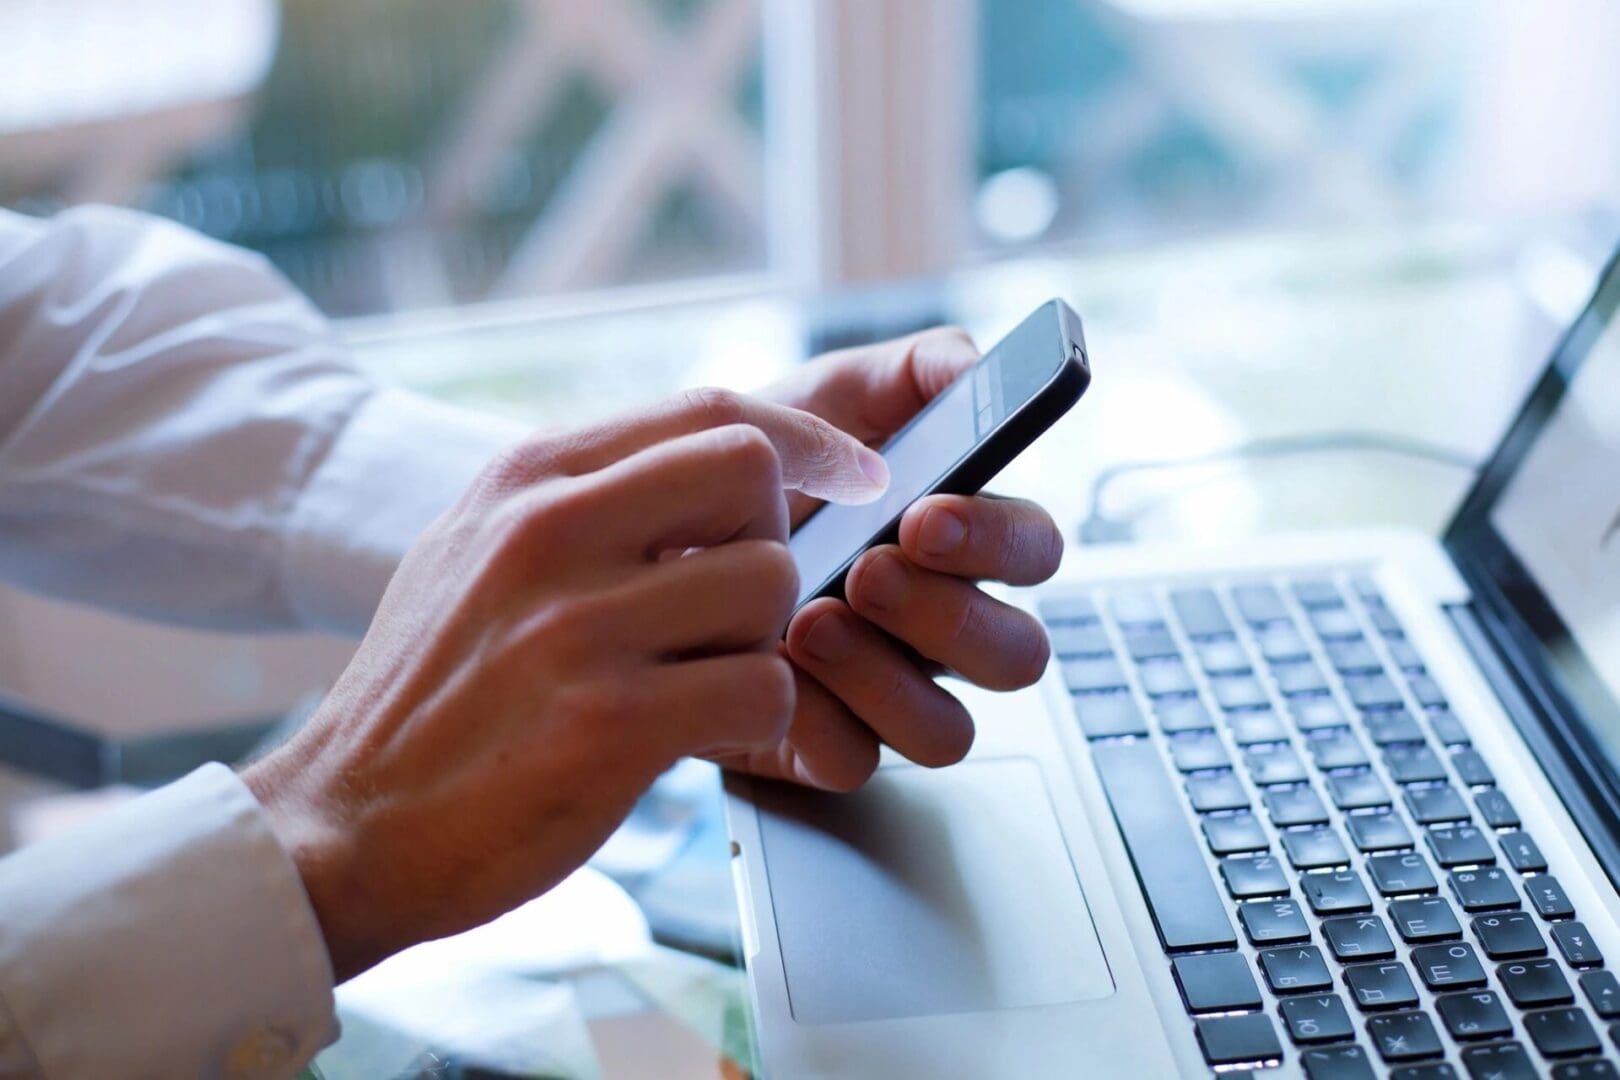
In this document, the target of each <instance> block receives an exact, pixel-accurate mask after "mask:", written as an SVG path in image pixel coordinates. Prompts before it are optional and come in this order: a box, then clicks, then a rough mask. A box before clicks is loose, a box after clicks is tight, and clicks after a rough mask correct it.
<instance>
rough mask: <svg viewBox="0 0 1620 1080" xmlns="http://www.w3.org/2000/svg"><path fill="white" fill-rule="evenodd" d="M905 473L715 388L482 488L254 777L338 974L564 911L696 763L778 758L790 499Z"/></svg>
mask: <svg viewBox="0 0 1620 1080" xmlns="http://www.w3.org/2000/svg"><path fill="white" fill-rule="evenodd" d="M886 475H887V473H886V471H885V469H884V466H883V462H882V459H881V458H880V457H878V455H876V454H875V453H873V452H872V451H870V450H868V449H867V448H865V447H864V446H862V445H861V444H860V443H859V442H857V441H856V440H855V439H853V438H852V437H850V436H848V435H845V434H844V433H842V432H840V431H838V430H837V429H836V428H834V427H832V426H831V425H830V424H827V423H826V422H825V421H822V420H819V419H817V418H816V417H813V416H811V415H809V414H808V413H802V412H798V411H796V410H793V409H788V408H784V407H782V406H778V405H770V404H765V403H762V402H753V401H750V400H748V399H742V398H737V397H735V396H732V395H723V394H714V393H704V392H699V393H696V394H692V395H688V396H687V397H685V398H683V399H681V400H679V401H677V402H676V403H674V404H673V405H670V406H664V407H661V408H659V409H655V410H652V411H651V412H648V413H645V414H642V415H640V416H637V417H633V418H631V419H629V420H622V421H617V422H614V423H609V424H603V425H598V426H596V427H593V428H588V429H586V430H584V431H581V432H577V433H574V434H571V435H567V436H562V437H559V438H551V439H536V440H533V441H531V442H529V443H526V444H524V445H522V446H520V447H518V448H516V449H514V450H513V451H511V452H509V453H507V454H506V455H504V456H503V457H502V458H500V459H499V460H497V461H496V462H495V463H494V464H493V465H491V466H490V467H489V468H488V469H486V470H485V472H484V473H483V474H482V476H481V477H480V478H479V479H478V481H477V482H476V483H475V484H474V485H473V487H472V489H471V490H470V491H469V492H468V493H467V494H466V495H465V496H464V497H463V498H462V500H461V501H460V503H458V504H457V505H456V506H455V507H454V508H453V509H452V510H450V511H449V512H448V513H447V514H446V515H445V516H444V517H442V518H440V519H439V520H438V521H437V522H435V523H434V524H433V525H432V526H431V527H430V528H429V529H428V530H427V532H426V533H425V534H424V536H423V537H422V539H421V540H420V541H419V542H418V544H417V545H416V547H415V548H413V549H412V551H411V553H410V554H409V555H408V556H407V557H406V558H405V560H404V562H403V563H402V564H401V566H400V568H399V571H398V573H397V574H396V575H395V577H394V579H393V581H392V582H391V583H390V585H389V588H388V591H387V593H386V595H385V596H384V597H383V601H382V605H381V608H380V610H379V611H378V614H377V617H376V619H375V621H374V622H373V623H372V626H371V630H370V632H369V633H368V634H367V635H366V638H365V641H364V642H363V643H362V644H361V646H360V650H359V652H358V653H357V655H356V656H355V658H354V660H353V662H352V663H351V664H350V666H349V668H348V669H347V670H346V671H345V672H344V673H343V675H342V677H341V678H340V679H339V681H338V683H337V685H336V687H335V688H334V689H333V690H332V693H331V694H330V695H329V696H328V697H327V699H326V700H325V702H323V703H322V706H321V708H320V709H319V710H318V712H317V713H316V715H315V716H314V717H313V718H312V719H311V721H310V723H309V724H308V725H307V726H306V727H305V728H304V729H303V730H302V731H301V732H299V734H298V735H297V736H295V737H294V738H293V739H292V740H291V741H290V742H289V743H288V744H287V745H286V746H284V747H282V748H280V749H279V750H277V751H275V752H274V753H272V754H271V755H270V756H269V757H267V758H265V759H264V760H262V761H260V762H258V763H256V764H255V765H253V766H251V767H250V768H249V769H248V770H247V771H246V773H245V774H244V779H245V780H246V781H247V783H248V785H249V787H250V788H251V789H252V790H253V792H254V794H255V795H256V796H257V797H258V798H259V800H260V802H261V803H262V804H263V805H264V806H265V808H266V810H267V811H268V813H269V817H270V821H271V824H272V827H273V828H274V829H275V831H276V834H277V836H278V838H279V839H280V840H281V841H282V843H283V844H284V846H285V847H286V848H287V850H288V851H289V852H290V853H291V854H292V857H293V860H294V862H295V864H296V865H297V867H298V869H299V872H300V874H301V875H302V876H303V879H304V883H305V886H306V888H307V890H308V893H309V896H310V899H311V901H312V902H313V905H314V908H315V913H316V916H317V917H318V919H319V920H320V924H321V928H322V932H323V934H324V935H325V938H326V943H327V948H328V950H329V952H330V955H331V958H332V963H333V968H334V970H335V972H336V974H337V977H338V978H339V979H340V980H341V979H344V978H347V977H349V976H351V975H353V974H356V973H357V972H359V971H361V970H363V969H364V968H366V967H369V966H370V965H372V964H374V963H376V962H377V961H379V960H381V959H383V958H384V957H386V956H388V955H390V954H392V953H393V952H395V951H397V950H399V949H401V948H404V947H405V946H407V945H410V944H414V943H416V942H418V941H423V940H426V939H428V938H433V937H440V936H444V935H446V934H451V933H454V932H457V931H460V930H464V929H467V928H470V927H472V926H475V925H478V924H480V923H483V922H486V921H488V920H489V919H491V918H493V917H495V916H497V915H499V914H501V913H503V912H505V911H507V910H509V909H510V908H512V907H515V906H516V905H517V904H519V903H522V902H523V901H525V900H527V899H529V898H530V897H533V896H535V895H538V894H539V893H541V892H544V891H545V890H546V889H548V888H550V887H551V886H552V885H554V884H556V883H557V882H558V881H560V880H562V878H563V877H565V876H566V875H567V874H568V873H570V872H571V871H572V870H574V869H575V868H576V867H578V866H579V865H580V864H582V863H583V862H584V861H585V860H586V859H587V858H589V857H590V855H591V853H592V852H594V851H595V850H596V849H597V847H599V846H600V845H601V843H602V842H603V841H604V840H605V839H606V838H607V836H608V835H609V834H610V833H611V832H612V831H613V829H614V828H615V827H617V826H618V825H619V823H620V822H621V821H622V820H623V819H624V817H625V815H626V814H627V813H628V812H629V810H630V809H631V807H632V805H633V804H634V802H635V799H636V798H637V796H638V795H640V794H641V793H642V791H644V790H645V789H646V787H647V786H648V785H649V784H650V783H651V782H652V781H653V780H654V779H655V778H656V777H657V776H658V775H659V774H660V773H661V772H663V771H664V770H665V769H666V768H668V767H669V766H670V765H671V764H673V763H674V762H675V760H676V759H677V758H679V757H681V756H683V755H711V756H719V755H724V754H728V753H734V752H740V751H747V750H749V749H754V748H758V747H762V746H772V745H775V744H777V743H778V742H780V741H781V739H782V737H783V735H784V733H785V731H786V729H787V726H788V723H789V721H790V719H791V718H792V716H793V711H794V693H795V691H794V676H793V672H792V670H791V668H790V666H789V664H788V662H787V660H785V659H784V658H783V657H782V656H781V655H780V653H779V643H780V639H781V636H782V632H783V628H784V626H785V625H786V622H787V619H788V616H789V614H790V613H791V611H792V608H793V604H794V601H795V599H796V595H797V591H798V578H797V574H796V572H795V570H794V566H793V560H792V558H791V556H790V555H789V554H788V550H787V547H786V540H787V533H788V515H787V504H786V499H785V496H784V490H785V489H798V490H802V491H805V492H807V493H809V494H811V495H815V496H817V497H822V498H834V499H839V500H843V501H862V500H865V499H870V498H874V497H876V495H877V494H878V493H880V491H881V489H882V483H883V481H884V479H885V478H886ZM401 482H403V483H409V482H410V478H409V477H403V478H401Z"/></svg>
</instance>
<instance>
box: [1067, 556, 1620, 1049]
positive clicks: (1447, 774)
mask: <svg viewBox="0 0 1620 1080" xmlns="http://www.w3.org/2000/svg"><path fill="white" fill-rule="evenodd" d="M1040 610H1041V615H1042V618H1043V620H1044V621H1045V623H1046V626H1047V630H1048V633H1049V634H1050V636H1051V639H1052V646H1053V653H1054V655H1055V656H1056V657H1057V658H1058V662H1059V663H1060V664H1061V666H1062V670H1063V674H1064V678H1065V681H1066V682H1067V685H1068V688H1069V691H1070V695H1071V699H1072V701H1073V704H1074V713H1075V717H1076V719H1077V720H1078V722H1079V724H1080V727H1081V729H1082V730H1083V732H1084V733H1085V736H1086V738H1087V739H1088V741H1089V742H1090V748H1091V755H1092V760H1093V762H1094V763H1095V765H1096V768H1097V770H1098V773H1099V774H1100V776H1101V778H1102V784H1103V788H1104V791H1105V792H1106V794H1107V797H1108V800H1109V804H1110V806H1111V808H1112V809H1113V813H1114V818H1115V820H1116V822H1117V823H1118V825H1119V829H1120V832H1121V833H1122V834H1123V836H1124V840H1125V844H1126V846H1127V848H1128V849H1129V851H1130V856H1131V861H1132V864H1133V866H1134V867H1135V870H1136V875H1137V879H1138V882H1139V883H1140V885H1141V888H1142V892H1143V894H1144V895H1145V897H1146V899H1147V903H1148V906H1149V908H1150V910H1151V912H1152V914H1153V921H1154V925H1155V927H1156V928H1157V930H1158V934H1159V940H1160V943H1161V944H1162V946H1163V948H1164V950H1165V952H1166V954H1168V958H1169V963H1170V967H1171V971H1172V974H1173V976H1174V978H1175V981H1176V985H1177V986H1178V987H1179V989H1180V991H1181V996H1182V1001H1183V1003H1184V1005H1185V1006H1186V1009H1187V1012H1188V1014H1189V1015H1190V1017H1191V1019H1192V1023H1193V1025H1194V1027H1195V1030H1196V1034H1197V1039H1198V1044H1199V1046H1200V1048H1201V1049H1202V1051H1203V1054H1204V1057H1205V1060H1206V1061H1207V1062H1208V1063H1209V1065H1210V1066H1211V1067H1212V1068H1215V1069H1218V1070H1225V1069H1228V1068H1231V1069H1237V1068H1242V1067H1250V1068H1252V1067H1256V1066H1264V1065H1266V1064H1278V1063H1282V1062H1284V1061H1286V1060H1288V1059H1289V1058H1290V1057H1294V1058H1296V1059H1297V1061H1298V1063H1299V1065H1300V1066H1302V1068H1303V1071H1304V1072H1305V1074H1306V1075H1307V1076H1309V1077H1311V1078H1312V1080H1340V1078H1352V1077H1368V1076H1379V1075H1388V1076H1393V1077H1399V1078H1401V1080H1425V1078H1439V1077H1458V1076H1468V1077H1471V1078H1474V1080H1485V1078H1500V1080H1514V1078H1517V1077H1532V1076H1546V1075H1551V1076H1554V1077H1558V1078H1562V1080H1575V1078H1585V1077H1613V1076H1617V1075H1620V1073H1617V1072H1616V1070H1615V1068H1614V1066H1613V1064H1612V1063H1613V1061H1614V1060H1615V1058H1614V1054H1615V1051H1616V1048H1617V1047H1620V981H1617V979H1616V977H1615V975H1614V973H1612V972H1611V971H1609V970H1608V969H1607V968H1605V966H1604V958H1603V957H1602V955H1601V954H1600V953H1599V951H1598V949H1597V947H1596V946H1595V945H1594V944H1593V942H1592V941H1591V939H1590V937H1589V936H1588V935H1587V933H1586V929H1585V927H1584V926H1583V925H1582V924H1581V923H1580V922H1579V921H1578V914H1577V912H1576V911H1575V910H1574V907H1573V906H1572V905H1571V903H1570V900H1569V898H1568V896H1567V895H1565V893H1564V890H1563V888H1562V886H1561V885H1560V884H1559V882H1558V879H1557V877H1556V876H1555V875H1554V874H1552V873H1550V872H1549V868H1548V864H1547V860H1546V859H1545V858H1544V857H1543V855H1542V853H1541V848H1540V847H1539V846H1538V845H1537V843H1536V841H1535V839H1534V838H1533V837H1532V836H1530V835H1529V834H1528V833H1527V832H1525V830H1524V829H1523V828H1522V825H1521V822H1520V821H1519V815H1518V812H1517V811H1516V810H1515V808H1514V806H1513V804H1512V801H1511V800H1510V799H1509V798H1508V797H1507V796H1506V795H1505V794H1503V793H1502V792H1501V791H1500V790H1498V789H1497V788H1496V786H1495V777H1494V776H1493V775H1492V774H1491V770H1490V768H1489V766H1488V765H1487V764H1486V763H1485V761H1484V760H1483V759H1482V758H1481V757H1480V755H1479V754H1478V752H1477V751H1475V750H1474V749H1473V747H1472V745H1471V743H1470V740H1469V738H1468V733H1467V730H1466V728H1465V727H1464V726H1463V724H1462V722H1461V721H1460V720H1459V719H1458V718H1457V717H1456V716H1455V715H1454V714H1453V713H1452V712H1451V711H1450V709H1449V708H1448V705H1447V702H1446V698H1445V695H1444V694H1443V693H1442V692H1441V690H1440V688H1439V686H1438V685H1437V684H1436V683H1435V681H1434V680H1433V679H1432V678H1431V677H1430V676H1429V674H1428V671H1427V669H1426V666H1425V664H1424V662H1423V658H1422V657H1421V656H1420V655H1419V654H1418V652H1417V651H1416V649H1415V648H1414V647H1413V645H1412V643H1411V642H1410V641H1409V640H1408V639H1407V637H1406V635H1405V633H1404V632H1403V630H1402V627H1401V624H1400V622H1399V621H1398V620H1397V619H1396V617H1395V615H1394V614H1393V613H1392V612H1391V611H1390V609H1389V607H1388V605H1387V604H1386V603H1385V601H1384V599H1383V597H1382V596H1381V595H1380V593H1379V591H1378V588H1377V586H1376V584H1375V583H1374V582H1372V581H1371V580H1370V579H1369V578H1367V577H1365V576H1361V575H1351V574H1344V573H1331V574H1326V573H1325V574H1322V575H1319V576H1311V577H1307V578H1297V579H1289V580H1281V579H1279V580H1243V581H1238V582H1230V583H1228V582H1222V583H1216V584H1210V585H1198V586H1186V587H1183V586H1175V587H1155V588H1132V589H1118V590H1111V591H1107V592H1103V591H1096V592H1086V593H1076V594H1073V595H1068V596H1063V595H1057V596H1049V597H1047V598H1045V599H1044V600H1043V602H1042V603H1041V608H1040ZM1605 1058H1607V1060H1605Z"/></svg>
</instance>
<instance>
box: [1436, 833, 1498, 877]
mask: <svg viewBox="0 0 1620 1080" xmlns="http://www.w3.org/2000/svg"><path fill="white" fill-rule="evenodd" d="M1423 839H1424V842H1425V843H1427V844H1428V845H1429V851H1430V853H1431V854H1433V855H1434V861H1435V862H1437V863H1439V864H1440V865H1441V866H1443V867H1451V866H1482V865H1484V864H1487V863H1494V862H1495V861H1496V853H1495V852H1493V851H1492V850H1491V844H1490V841H1489V840H1486V839H1485V834H1484V833H1482V832H1480V831H1479V830H1478V829H1476V828H1474V826H1472V825H1442V826H1440V827H1439V828H1436V829H1427V830H1425V831H1424V834H1423Z"/></svg>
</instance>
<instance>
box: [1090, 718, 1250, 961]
mask: <svg viewBox="0 0 1620 1080" xmlns="http://www.w3.org/2000/svg"><path fill="white" fill-rule="evenodd" d="M1091 758H1092V763H1093V764H1094V765H1095V766H1096V768H1097V772H1098V775H1099V776H1101V778H1102V783H1103V790H1104V791H1105V793H1106V794H1107V795H1108V802H1109V805H1110V806H1111V807H1112V809H1113V811H1114V820H1115V821H1116V822H1117V823H1118V824H1119V830H1120V833H1121V835H1122V837H1123V838H1124V841H1125V847H1126V849H1127V850H1128V851H1129V852H1130V855H1131V863H1132V865H1133V866H1134V867H1135V869H1136V877H1137V881H1138V882H1139V883H1140V884H1141V886H1142V893H1143V895H1144V896H1145V898H1146V899H1147V903H1148V908H1149V910H1150V911H1151V912H1152V914H1153V923H1154V926H1155V927H1156V928H1157V929H1158V931H1159V940H1160V941H1161V942H1162V943H1163V945H1164V947H1165V949H1166V950H1169V951H1172V952H1174V951H1176V950H1180V949H1213V948H1232V947H1234V946H1236V945H1237V934H1236V933H1235V931H1234V930H1233V928H1232V920H1231V919H1230V918H1228V917H1227V914H1226V905H1225V902H1224V901H1222V900H1221V897H1220V894H1219V893H1218V892H1216V891H1215V883H1214V882H1213V881H1211V880H1210V876H1209V871H1208V870H1207V869H1206V868H1205V863H1204V853H1203V851H1202V850H1201V849H1200V848H1199V845H1198V839H1197V837H1195V836H1194V835H1193V833H1192V830H1191V829H1190V828H1189V827H1188V825H1187V821H1186V818H1185V817H1184V816H1183V813H1182V810H1181V807H1180V806H1179V805H1178V804H1177V800H1176V793H1175V788H1174V787H1172V786H1171V782H1170V776H1169V774H1168V773H1167V772H1166V771H1165V768H1164V764H1163V762H1162V761H1161V760H1160V758H1159V751H1158V749H1157V748H1156V747H1154V746H1153V745H1152V744H1151V743H1147V742H1114V743H1098V744H1096V745H1094V746H1092V748H1091Z"/></svg>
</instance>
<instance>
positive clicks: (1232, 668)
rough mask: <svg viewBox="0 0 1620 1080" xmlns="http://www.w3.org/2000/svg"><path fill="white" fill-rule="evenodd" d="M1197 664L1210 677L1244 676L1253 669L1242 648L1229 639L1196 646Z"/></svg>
mask: <svg viewBox="0 0 1620 1080" xmlns="http://www.w3.org/2000/svg"><path fill="white" fill-rule="evenodd" d="M1196 648H1197V650H1198V664H1199V666H1200V667H1202V668H1203V669H1204V671H1205V672H1206V673H1207V674H1210V675H1246V674H1248V673H1249V672H1250V671H1252V670H1253V668H1252V667H1251V666H1250V664H1249V654H1248V653H1246V652H1244V651H1243V646H1242V645H1240V644H1238V643H1237V641H1235V640H1231V639H1216V640H1213V641H1201V642H1199V643H1198V644H1197V645H1196Z"/></svg>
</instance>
